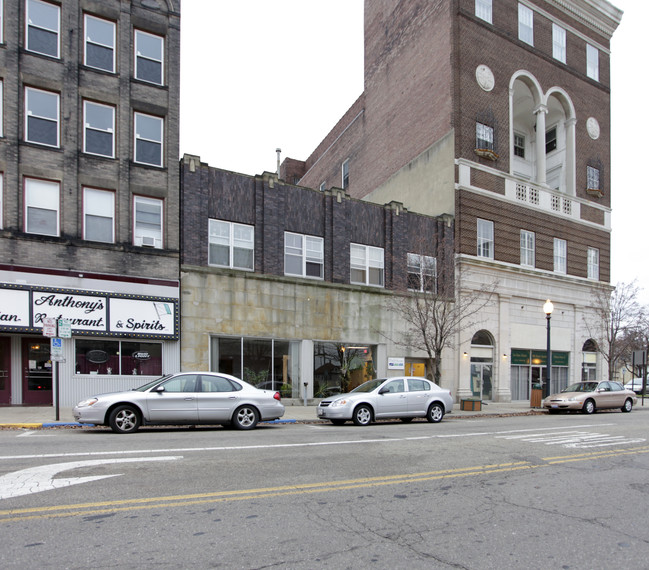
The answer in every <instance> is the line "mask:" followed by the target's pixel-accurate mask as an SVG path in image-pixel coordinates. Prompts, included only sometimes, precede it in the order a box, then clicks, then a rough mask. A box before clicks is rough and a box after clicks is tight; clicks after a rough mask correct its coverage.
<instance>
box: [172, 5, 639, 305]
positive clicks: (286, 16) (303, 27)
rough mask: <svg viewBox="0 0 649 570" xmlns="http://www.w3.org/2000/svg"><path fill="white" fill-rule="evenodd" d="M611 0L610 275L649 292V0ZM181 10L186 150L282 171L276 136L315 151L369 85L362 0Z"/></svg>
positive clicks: (213, 162) (213, 160)
mask: <svg viewBox="0 0 649 570" xmlns="http://www.w3.org/2000/svg"><path fill="white" fill-rule="evenodd" d="M613 4H614V5H615V6H617V7H618V8H620V9H622V10H624V16H623V17H622V23H621V24H620V26H619V27H618V29H617V31H616V32H615V34H614V35H613V40H612V45H611V52H612V53H611V68H612V69H611V77H612V79H611V81H612V86H611V99H612V110H611V113H612V125H613V132H612V165H611V174H612V177H613V182H612V192H613V194H612V195H613V236H612V244H613V251H612V254H611V255H612V260H613V270H612V276H611V281H612V283H614V284H615V283H617V282H620V281H625V282H628V281H633V280H634V279H637V281H638V284H639V285H640V287H642V288H643V289H645V290H644V296H643V299H645V302H649V262H648V261H647V259H646V258H647V254H646V246H645V242H646V241H647V238H646V237H645V236H644V234H643V235H642V237H641V238H640V239H638V238H637V237H636V236H638V235H639V229H640V228H642V227H645V225H644V224H647V225H648V226H649V223H647V221H646V220H647V213H646V209H647V206H648V205H649V196H647V193H648V192H649V187H648V186H649V185H648V184H647V182H646V181H645V180H644V179H643V178H641V177H640V176H639V174H640V172H639V168H638V166H639V165H640V164H642V163H643V162H644V161H649V156H643V155H644V152H643V148H644V144H645V140H644V139H645V138H646V137H647V131H649V128H648V127H649V124H648V120H647V112H646V103H645V101H644V99H645V97H646V93H647V89H646V86H647V76H646V72H645V71H644V68H645V67H646V66H645V65H644V64H642V65H641V66H637V65H634V63H635V62H640V63H641V62H643V61H644V53H643V51H640V50H641V49H642V47H643V46H644V44H643V43H641V41H640V40H641V38H642V37H643V34H645V33H646V24H647V22H649V2H648V1H647V0H617V1H615V2H613ZM181 10H182V12H181V103H180V113H181V121H180V153H181V155H182V154H184V153H188V154H195V155H199V156H200V157H201V160H202V161H204V162H207V163H208V164H209V165H210V166H214V167H218V168H224V169H227V170H232V171H235V172H242V173H244V174H251V175H254V174H261V173H262V172H263V171H271V172H274V171H275V170H276V166H277V157H276V153H275V149H276V148H278V147H279V148H281V149H282V157H286V156H290V157H292V158H297V159H302V160H303V159H306V158H307V157H308V155H309V154H310V153H311V151H313V150H314V149H315V147H316V146H317V144H318V143H319V142H320V141H321V140H322V139H323V138H324V136H325V135H326V134H327V133H328V132H329V130H330V129H331V128H332V127H333V126H334V125H335V123H336V122H337V121H338V119H340V117H341V116H342V115H343V114H344V113H345V111H347V109H348V108H349V107H350V106H351V105H352V103H353V102H354V101H355V100H356V99H357V98H358V96H359V95H360V94H361V93H362V91H363V0H274V1H269V0H236V1H225V0H216V1H214V0H182V4H181ZM543 87H545V88H547V87H550V86H549V85H546V86H543ZM568 91H569V89H568Z"/></svg>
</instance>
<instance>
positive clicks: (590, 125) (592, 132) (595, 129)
mask: <svg viewBox="0 0 649 570" xmlns="http://www.w3.org/2000/svg"><path fill="white" fill-rule="evenodd" d="M586 130H587V131H588V136H589V137H590V138H591V139H593V140H597V139H598V138H599V123H598V122H597V119H596V118H595V117H589V119H588V120H587V121H586Z"/></svg>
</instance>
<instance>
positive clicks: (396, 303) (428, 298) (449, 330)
mask: <svg viewBox="0 0 649 570" xmlns="http://www.w3.org/2000/svg"><path fill="white" fill-rule="evenodd" d="M451 267H452V266H451ZM453 276H454V277H455V278H453ZM465 277H466V275H465ZM461 283H462V280H461V279H460V270H459V269H457V268H456V269H455V271H453V273H452V274H451V276H449V272H448V271H442V273H441V274H439V275H438V276H437V278H436V279H435V280H434V283H433V282H427V281H426V279H425V278H423V279H422V280H421V284H420V286H416V285H417V283H416V279H415V282H414V283H413V280H412V279H410V280H409V283H408V290H407V291H402V292H399V293H397V294H396V295H395V296H394V297H393V298H392V299H391V300H390V301H389V302H388V310H389V311H391V312H393V313H395V314H398V315H399V316H400V317H401V319H403V321H404V322H405V323H406V331H405V335H404V336H403V337H401V338H390V339H389V340H391V341H392V342H393V343H394V344H396V345H397V346H402V347H406V348H410V349H416V350H418V351H422V352H425V353H426V354H427V355H428V360H429V362H430V363H431V365H433V368H434V379H435V383H437V384H438V385H440V383H441V377H442V351H443V350H444V349H445V348H453V347H454V342H455V339H456V338H457V335H458V334H460V333H462V332H463V331H465V330H467V329H473V328H474V327H475V325H476V324H477V323H478V322H479V321H480V320H481V318H480V314H481V312H482V310H483V309H484V308H485V307H486V306H487V305H489V304H490V303H491V299H492V296H493V294H494V291H495V289H496V287H497V282H496V281H494V282H491V283H487V284H482V285H481V286H480V287H479V288H478V289H472V290H461ZM456 293H457V294H456Z"/></svg>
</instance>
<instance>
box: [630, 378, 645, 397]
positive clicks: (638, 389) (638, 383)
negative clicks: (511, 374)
mask: <svg viewBox="0 0 649 570" xmlns="http://www.w3.org/2000/svg"><path fill="white" fill-rule="evenodd" d="M624 387H625V388H626V389H627V390H633V391H634V392H635V393H636V394H642V378H634V379H633V380H631V382H627V383H626V384H625V385H624ZM647 392H649V390H647ZM647 392H645V394H646V393H647Z"/></svg>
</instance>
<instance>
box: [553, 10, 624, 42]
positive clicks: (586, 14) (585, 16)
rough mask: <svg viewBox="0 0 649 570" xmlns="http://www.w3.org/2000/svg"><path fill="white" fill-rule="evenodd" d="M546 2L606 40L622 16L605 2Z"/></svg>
mask: <svg viewBox="0 0 649 570" xmlns="http://www.w3.org/2000/svg"><path fill="white" fill-rule="evenodd" d="M546 2H547V3H548V4H551V5H553V6H555V7H556V8H558V9H559V10H561V11H562V12H564V13H566V14H568V15H569V16H571V17H573V18H575V19H576V20H578V21H579V22H581V23H582V24H584V25H585V26H588V27H589V28H590V29H591V30H594V31H595V32H598V33H600V34H603V35H604V36H606V38H607V39H610V38H611V37H612V36H613V32H615V30H616V29H617V27H618V26H619V25H620V21H621V19H622V14H623V12H622V10H620V9H619V8H616V7H615V6H613V4H611V3H610V2H608V1H607V0H546Z"/></svg>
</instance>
